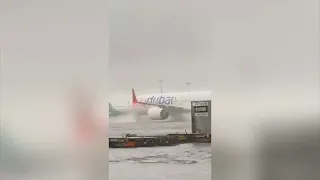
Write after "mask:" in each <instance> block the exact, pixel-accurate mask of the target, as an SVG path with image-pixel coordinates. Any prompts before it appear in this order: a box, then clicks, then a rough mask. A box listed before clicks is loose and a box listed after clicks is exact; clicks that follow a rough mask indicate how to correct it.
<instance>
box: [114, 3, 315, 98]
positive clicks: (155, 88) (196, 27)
mask: <svg viewBox="0 0 320 180" xmlns="http://www.w3.org/2000/svg"><path fill="white" fill-rule="evenodd" d="M318 7H319V6H318V5H317V1H316V0H305V1H295V0H293V1H286V0H258V1H257V0H242V1H237V0H223V1H222V0H221V1H220V0H215V1H209V0H208V1H188V0H187V1H186V0H174V1H149V0H139V1H131V0H111V1H110V10H109V12H110V76H109V77H110V81H111V83H110V91H111V92H118V94H119V91H121V92H120V94H123V93H127V94H128V97H130V89H131V87H134V88H136V89H137V91H138V94H139V92H141V93H142V92H146V91H148V92H159V83H158V80H159V79H163V80H164V84H163V86H164V90H165V91H167V92H168V91H183V90H186V86H185V82H187V81H190V82H192V85H191V89H194V90H197V89H199V90H200V89H210V90H220V91H228V90H235V91H239V90H240V89H254V88H261V87H262V88H265V87H269V88H270V86H272V87H275V88H288V86H294V87H296V86H297V87H301V86H305V88H306V86H307V87H308V88H314V87H315V85H318V84H317V83H318V77H319V76H318V74H317V73H318V72H319V51H318V50H319V35H318V32H319V28H318V27H319V26H318V25H319V24H318V22H319V19H318V17H319V16H318V12H319V11H318V10H319V9H318ZM290 88H292V87H290ZM141 93H140V94H141ZM120 96H121V95H120ZM118 98H119V97H118V96H117V98H115V99H112V100H113V101H115V100H117V99H118Z"/></svg>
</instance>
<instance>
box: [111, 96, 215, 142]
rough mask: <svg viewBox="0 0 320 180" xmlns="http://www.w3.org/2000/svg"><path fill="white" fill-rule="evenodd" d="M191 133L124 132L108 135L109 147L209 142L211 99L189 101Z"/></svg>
mask: <svg viewBox="0 0 320 180" xmlns="http://www.w3.org/2000/svg"><path fill="white" fill-rule="evenodd" d="M191 129H192V133H171V134H164V135H158V136H138V135H136V134H126V135H125V136H122V137H110V138H109V147H110V148H137V147H155V146H175V145H179V144H184V143H211V100H208V101H192V102H191Z"/></svg>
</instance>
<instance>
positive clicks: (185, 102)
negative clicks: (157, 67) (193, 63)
mask: <svg viewBox="0 0 320 180" xmlns="http://www.w3.org/2000/svg"><path fill="white" fill-rule="evenodd" d="M210 99H211V92H210V91H198V92H183V93H164V94H149V95H141V96H137V100H138V101H139V102H146V103H150V104H154V105H168V106H184V107H187V106H191V104H190V102H191V101H201V100H210ZM152 107H154V106H150V105H143V104H138V105H136V106H134V107H132V108H133V109H134V111H135V112H136V113H137V114H139V115H148V111H149V109H150V108H152Z"/></svg>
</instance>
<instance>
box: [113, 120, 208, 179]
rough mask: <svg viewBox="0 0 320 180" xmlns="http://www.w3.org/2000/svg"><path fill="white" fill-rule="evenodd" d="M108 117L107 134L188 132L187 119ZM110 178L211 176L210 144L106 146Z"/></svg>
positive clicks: (199, 177)
mask: <svg viewBox="0 0 320 180" xmlns="http://www.w3.org/2000/svg"><path fill="white" fill-rule="evenodd" d="M122 120H123V119H118V118H116V119H113V120H112V119H110V121H111V122H110V124H109V130H110V133H109V135H110V136H119V135H124V134H127V133H134V134H137V135H148V134H151V135H160V134H165V133H175V132H185V131H187V132H190V129H191V128H190V127H191V124H190V121H189V120H186V121H183V122H170V121H169V122H163V121H151V120H143V121H141V122H140V121H139V122H130V120H129V121H127V122H126V121H122ZM109 179H110V180H132V179H139V180H154V179H159V180H163V179H175V180H180V179H181V180H182V179H184V180H189V179H190V180H195V179H201V180H209V179H211V146H210V144H182V145H178V146H171V147H153V148H134V149H109Z"/></svg>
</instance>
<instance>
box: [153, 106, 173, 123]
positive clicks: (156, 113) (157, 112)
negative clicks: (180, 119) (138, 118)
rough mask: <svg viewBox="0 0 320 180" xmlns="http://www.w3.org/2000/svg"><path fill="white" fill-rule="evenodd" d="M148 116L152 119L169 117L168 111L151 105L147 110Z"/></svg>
mask: <svg viewBox="0 0 320 180" xmlns="http://www.w3.org/2000/svg"><path fill="white" fill-rule="evenodd" d="M148 116H149V117H150V118H151V119H152V120H165V119H167V118H168V117H169V113H168V112H167V111H165V110H164V109H162V108H158V107H152V108H150V109H149V110H148Z"/></svg>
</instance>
